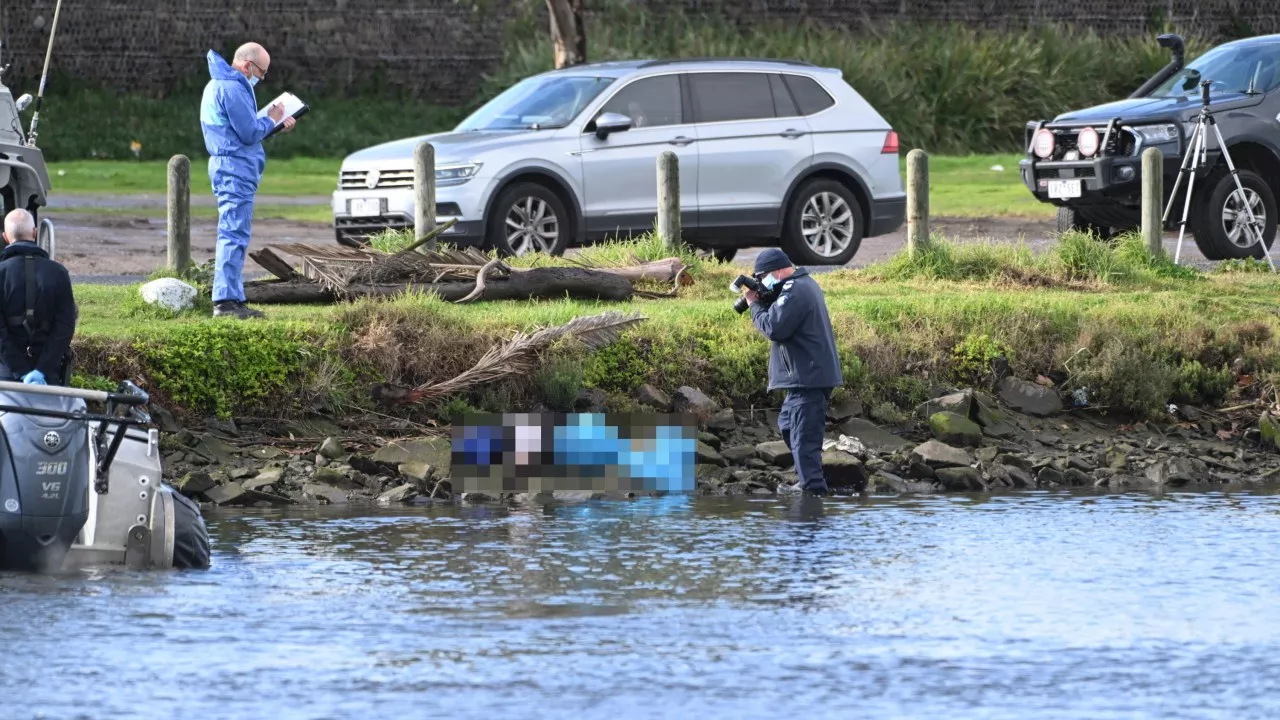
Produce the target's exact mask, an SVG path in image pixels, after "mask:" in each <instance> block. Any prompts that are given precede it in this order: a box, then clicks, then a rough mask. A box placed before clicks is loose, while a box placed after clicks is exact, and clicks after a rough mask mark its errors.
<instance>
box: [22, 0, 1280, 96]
mask: <svg viewBox="0 0 1280 720" xmlns="http://www.w3.org/2000/svg"><path fill="white" fill-rule="evenodd" d="M604 1H606V0H587V6H588V8H590V7H592V6H593V5H595V6H597V7H599V5H598V4H597V3H598V2H604ZM607 1H609V2H619V1H620V0H607ZM622 1H630V2H633V3H638V4H642V5H645V6H648V7H651V8H653V9H654V10H658V11H662V10H675V9H682V10H685V11H687V12H693V13H709V14H713V15H715V16H718V17H723V18H725V20H726V21H729V22H736V23H748V24H749V23H754V22H761V21H769V20H794V19H798V18H809V19H811V20H816V21H818V22H826V23H832V24H838V25H856V24H860V23H863V22H868V21H870V22H876V21H884V20H903V21H957V22H964V23H968V24H972V25H981V26H987V27H996V26H1018V25H1026V24H1030V23H1035V22H1041V21H1053V22H1073V23H1078V24H1082V25H1087V26H1091V27H1094V28H1096V29H1098V30H1100V31H1103V32H1109V33H1110V32H1133V31H1142V30H1145V29H1146V28H1147V26H1148V23H1151V22H1160V21H1161V20H1163V19H1173V20H1175V21H1177V22H1179V23H1194V26H1195V27H1197V28H1199V29H1201V31H1202V32H1206V33H1210V34H1220V35H1221V34H1226V35H1231V34H1233V33H1234V34H1260V33H1271V32H1280V3H1275V2H1259V1H1258V0H1207V1H1205V2H1188V1H1186V0H1073V1H1072V2H1063V1H1062V0H738V1H736V2H735V1H734V0H622ZM54 5H55V0H27V1H25V2H18V1H15V0H10V1H8V2H3V3H0V22H2V23H3V27H2V29H0V37H2V38H3V40H4V43H5V46H4V62H6V63H12V67H11V69H10V71H9V72H8V73H6V75H5V80H6V82H8V83H10V84H11V85H15V86H17V87H19V88H20V89H21V90H22V91H27V92H33V93H34V90H35V87H36V84H37V82H38V78H39V74H40V68H41V66H42V64H43V61H44V53H45V48H46V45H47V43H48V37H49V35H48V32H49V27H50V25H51V24H52V18H53V11H54ZM140 5H147V6H150V7H149V8H148V9H146V10H140V9H139V6H140ZM518 7H524V8H529V7H532V8H534V12H535V13H536V15H537V17H538V18H539V19H541V18H543V17H545V6H543V5H542V0H133V1H132V2H125V1H123V0H63V6H62V15H61V20H60V27H59V28H58V31H57V37H56V40H55V43H56V44H55V47H54V64H53V72H54V73H55V74H56V75H57V76H60V77H66V76H71V77H74V78H76V79H77V80H78V81H82V82H84V83H87V84H91V85H104V84H105V85H106V86H108V87H112V88H115V89H118V90H120V91H122V92H145V93H149V94H162V93H168V92H174V91H177V90H180V89H183V88H184V87H190V86H192V85H193V84H194V85H195V86H197V87H198V86H199V85H200V84H203V80H204V79H205V78H207V74H206V71H205V67H206V64H205V60H204V53H205V51H206V50H207V49H209V48H211V47H212V48H214V49H217V50H220V51H222V52H225V53H229V52H230V51H231V50H232V49H233V48H234V47H235V46H236V45H237V44H238V43H239V42H241V41H243V40H246V39H250V38H252V39H255V40H259V41H261V42H263V43H264V44H265V45H267V47H268V48H269V49H270V50H271V51H272V53H273V58H274V60H273V66H272V76H273V77H272V80H273V82H272V85H273V86H276V87H285V86H287V87H290V88H292V89H296V90H298V91H299V92H308V93H312V94H321V93H324V94H352V93H358V92H361V91H363V90H372V91H388V90H394V91H399V92H403V93H406V94H408V95H409V96H412V97H418V98H424V99H434V100H435V101H438V102H440V103H442V104H454V103H459V102H465V101H467V100H470V99H472V98H473V96H474V93H475V86H476V80H477V78H478V76H479V75H480V73H483V72H484V71H486V70H487V69H489V68H491V67H493V66H494V64H495V63H497V62H498V61H499V60H500V59H501V55H502V39H503V22H506V21H509V20H510V18H512V17H514V16H515V15H516V13H515V12H514V10H515V9H516V8H518ZM589 22H590V21H589ZM541 26H545V21H542V25H541ZM549 51H550V50H549V49H548V52H549Z"/></svg>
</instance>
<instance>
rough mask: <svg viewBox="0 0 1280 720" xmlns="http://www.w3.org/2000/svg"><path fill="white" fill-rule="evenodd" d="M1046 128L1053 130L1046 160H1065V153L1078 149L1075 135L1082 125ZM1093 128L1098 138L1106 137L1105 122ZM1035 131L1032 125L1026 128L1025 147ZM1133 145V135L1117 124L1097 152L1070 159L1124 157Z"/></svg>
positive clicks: (1131, 149) (1029, 145) (1129, 153)
mask: <svg viewBox="0 0 1280 720" xmlns="http://www.w3.org/2000/svg"><path fill="white" fill-rule="evenodd" d="M1048 129H1049V130H1050V131H1052V132H1053V157H1050V158H1047V160H1055V161H1056V160H1065V159H1067V157H1066V155H1067V153H1069V152H1072V151H1075V150H1078V149H1079V148H1078V145H1077V137H1078V136H1079V133H1080V131H1081V130H1083V129H1084V128H1083V127H1072V128H1048ZM1093 129H1094V130H1097V131H1098V138H1099V139H1101V138H1105V137H1107V126H1106V125H1105V124H1104V125H1098V126H1094V128H1093ZM1035 133H1036V130H1035V128H1034V127H1029V128H1027V132H1026V143H1027V147H1031V143H1032V141H1033V140H1034V139H1035ZM1133 147H1134V143H1133V136H1131V135H1130V134H1129V133H1128V132H1125V131H1124V130H1121V129H1120V126H1119V125H1117V126H1116V127H1115V128H1114V129H1112V131H1111V137H1110V138H1107V144H1106V145H1105V146H1103V147H1102V148H1101V150H1100V151H1099V152H1098V154H1096V155H1094V156H1093V157H1089V158H1082V157H1079V156H1078V155H1077V156H1076V157H1074V158H1072V160H1093V159H1095V158H1098V157H1102V156H1110V157H1117V156H1118V157H1125V156H1127V155H1131V154H1133ZM1033 154H1034V151H1033ZM1035 157H1036V159H1037V160H1038V159H1039V156H1038V155H1036V156H1035Z"/></svg>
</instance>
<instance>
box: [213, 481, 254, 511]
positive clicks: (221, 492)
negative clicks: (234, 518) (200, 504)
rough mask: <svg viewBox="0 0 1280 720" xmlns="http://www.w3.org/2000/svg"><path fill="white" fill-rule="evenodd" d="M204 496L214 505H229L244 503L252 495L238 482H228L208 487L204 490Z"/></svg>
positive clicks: (250, 498)
mask: <svg viewBox="0 0 1280 720" xmlns="http://www.w3.org/2000/svg"><path fill="white" fill-rule="evenodd" d="M204 498H205V499H206V500H208V501H209V502H211V503H213V504H214V505H219V506H222V505H227V506H231V505H244V504H246V503H248V502H249V501H250V500H252V499H253V496H252V494H251V493H250V492H249V491H248V490H245V489H244V486H242V485H241V484H240V483H237V482H229V483H226V484H225V485H219V486H217V487H214V488H209V489H208V490H206V491H205V492H204Z"/></svg>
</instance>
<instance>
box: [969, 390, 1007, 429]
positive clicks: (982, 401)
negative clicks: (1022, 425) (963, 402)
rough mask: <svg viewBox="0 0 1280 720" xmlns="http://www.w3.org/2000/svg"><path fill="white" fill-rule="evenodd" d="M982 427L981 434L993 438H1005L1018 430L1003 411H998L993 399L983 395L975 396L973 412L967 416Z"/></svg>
mask: <svg viewBox="0 0 1280 720" xmlns="http://www.w3.org/2000/svg"><path fill="white" fill-rule="evenodd" d="M969 417H970V418H972V419H973V420H974V421H975V422H977V423H978V425H980V426H982V434H983V435H988V436H990V437H993V438H997V439H1000V438H1007V437H1012V436H1013V435H1015V434H1017V432H1018V428H1017V426H1016V425H1014V424H1013V420H1012V419H1011V418H1010V417H1009V416H1008V414H1006V413H1005V412H1004V411H1002V410H1000V409H998V408H997V407H996V404H995V399H994V398H991V397H988V396H985V395H975V396H974V402H973V410H972V412H971V413H970V415H969Z"/></svg>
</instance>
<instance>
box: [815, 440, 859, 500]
mask: <svg viewBox="0 0 1280 720" xmlns="http://www.w3.org/2000/svg"><path fill="white" fill-rule="evenodd" d="M822 476H823V478H824V479H826V481H827V487H830V488H854V489H855V490H857V491H859V492H861V491H862V490H864V489H865V488H866V487H867V480H868V479H869V477H870V474H869V473H868V472H867V468H866V467H865V466H864V465H863V464H862V461H861V460H859V459H858V458H856V457H854V456H852V455H850V454H849V453H847V452H842V451H839V450H829V451H827V452H824V453H822Z"/></svg>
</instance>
